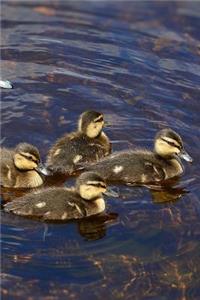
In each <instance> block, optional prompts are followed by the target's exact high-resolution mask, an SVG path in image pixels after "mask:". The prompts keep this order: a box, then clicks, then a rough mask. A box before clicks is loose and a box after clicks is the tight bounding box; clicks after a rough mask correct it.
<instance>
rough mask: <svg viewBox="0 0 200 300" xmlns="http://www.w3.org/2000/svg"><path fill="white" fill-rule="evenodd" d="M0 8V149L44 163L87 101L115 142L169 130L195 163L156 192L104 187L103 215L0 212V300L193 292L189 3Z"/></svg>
mask: <svg viewBox="0 0 200 300" xmlns="http://www.w3.org/2000/svg"><path fill="white" fill-rule="evenodd" d="M2 15H3V16H2V26H3V32H2V78H3V79H4V80H10V81H11V82H12V84H13V86H14V88H13V89H12V90H3V91H2V118H1V122H2V123H1V124H2V136H1V141H2V144H3V145H5V146H9V147H11V146H14V145H16V144H17V143H19V142H21V141H26V142H30V143H33V144H35V145H37V146H38V147H39V149H40V151H41V155H42V157H43V160H44V159H45V155H46V153H47V150H48V148H49V147H50V145H51V144H52V143H53V142H54V141H55V139H56V138H58V137H60V136H61V135H62V134H64V133H65V132H70V131H71V130H74V129H75V127H76V124H77V118H78V116H79V114H80V113H81V112H83V111H84V110H87V109H96V110H98V111H101V112H103V113H104V114H105V116H106V120H107V121H108V122H109V123H111V126H110V127H108V128H106V130H105V131H106V133H107V134H108V135H109V137H110V138H111V140H112V141H114V144H113V145H114V146H113V148H114V150H119V149H125V148H131V147H134V146H136V145H140V146H142V147H143V146H144V147H148V148H152V144H153V138H154V135H155V133H156V132H157V131H158V130H159V129H161V128H164V127H166V126H168V127H172V128H173V129H174V130H176V131H177V132H179V133H180V134H181V136H182V137H183V140H184V144H185V148H186V150H187V151H188V152H189V153H190V155H191V156H192V157H193V159H194V162H193V164H192V165H190V164H185V174H184V176H182V178H181V179H180V180H179V181H178V182H176V185H175V186H173V187H172V186H171V184H170V183H167V184H166V187H165V189H164V190H162V191H159V190H150V189H147V188H145V187H144V188H142V187H137V188H136V187H135V188H133V187H124V186H115V187H114V188H115V190H117V191H118V193H119V197H118V198H112V199H107V214H106V215H105V216H99V217H95V218H92V219H88V220H83V221H80V222H71V223H67V224H44V223H42V222H37V221H34V220H27V219H24V218H21V217H17V216H13V215H10V214H7V213H4V212H3V211H2V212H1V221H2V295H3V298H4V299H20V300H21V299H51V300H54V299H103V297H104V298H105V299H107V300H110V299H131V300H132V299H142V300H146V299H151V300H168V299H173V300H191V299H192V300H197V299H199V298H200V282H199V272H200V255H199V253H200V251H199V250H200V243H199V240H200V230H199V228H200V226H199V225H200V221H199V215H200V200H199V193H200V185H199V182H200V175H199V168H200V157H199V138H200V127H199V125H200V122H199V113H200V109H199V96H200V90H199V83H200V66H199V63H200V42H199V19H200V5H199V3H198V2H189V1H188V2H179V1H178V2H168V1H166V2H152V1H149V2H120V1H117V2H102V1H99V2H95V1H92V2H85V1H84V2H77V1H74V2H69V1H62V2H61V1H56V0H54V1H50V2H47V1H45V2H44V1H37V2H33V1H23V2H20V1H14V0H13V1H3V3H2ZM121 140H123V141H124V142H123V143H120V142H119V141H121ZM116 141H117V142H116ZM72 182H73V180H71V179H70V181H68V180H67V181H66V182H65V184H66V185H70V184H71V183H72ZM56 183H57V181H56ZM57 184H58V183H57ZM59 184H62V181H60V183H59ZM20 193H21V191H17V192H14V191H12V190H8V189H2V194H3V195H2V197H3V198H4V199H11V200H12V199H13V198H14V196H19V195H20Z"/></svg>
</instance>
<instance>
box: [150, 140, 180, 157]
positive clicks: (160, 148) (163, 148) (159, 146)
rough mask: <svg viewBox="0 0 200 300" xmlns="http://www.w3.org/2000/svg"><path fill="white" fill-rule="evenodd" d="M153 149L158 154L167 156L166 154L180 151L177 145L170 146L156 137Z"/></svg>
mask: <svg viewBox="0 0 200 300" xmlns="http://www.w3.org/2000/svg"><path fill="white" fill-rule="evenodd" d="M155 150H156V152H157V153H158V154H160V155H162V156H168V155H171V154H174V153H179V152H180V150H179V149H178V148H177V147H175V146H171V145H169V144H168V143H167V142H165V141H163V140H161V139H158V140H157V141H156V143H155Z"/></svg>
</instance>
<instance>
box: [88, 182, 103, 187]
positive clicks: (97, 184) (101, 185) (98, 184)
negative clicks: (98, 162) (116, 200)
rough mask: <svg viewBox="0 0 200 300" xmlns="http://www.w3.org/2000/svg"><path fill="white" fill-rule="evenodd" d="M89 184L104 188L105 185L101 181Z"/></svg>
mask: <svg viewBox="0 0 200 300" xmlns="http://www.w3.org/2000/svg"><path fill="white" fill-rule="evenodd" d="M89 185H92V186H96V187H102V188H106V185H104V184H101V183H94V184H92V183H90V184H89Z"/></svg>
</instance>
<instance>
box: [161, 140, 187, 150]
mask: <svg viewBox="0 0 200 300" xmlns="http://www.w3.org/2000/svg"><path fill="white" fill-rule="evenodd" d="M162 140H163V141H164V142H166V143H167V144H168V145H170V146H172V147H175V148H178V149H179V150H181V148H182V147H181V146H178V145H177V144H175V143H173V142H170V141H168V140H167V141H166V140H165V139H162Z"/></svg>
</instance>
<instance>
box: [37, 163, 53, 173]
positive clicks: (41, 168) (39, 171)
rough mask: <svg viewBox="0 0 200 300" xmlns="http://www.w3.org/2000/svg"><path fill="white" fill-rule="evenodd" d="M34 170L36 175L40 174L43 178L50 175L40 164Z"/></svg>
mask: <svg viewBox="0 0 200 300" xmlns="http://www.w3.org/2000/svg"><path fill="white" fill-rule="evenodd" d="M35 170H36V171H37V172H38V173H40V174H42V175H45V176H48V175H50V172H49V170H48V169H47V168H46V167H45V166H44V165H43V164H42V163H40V164H39V165H38V166H37V167H36V168H35Z"/></svg>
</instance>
